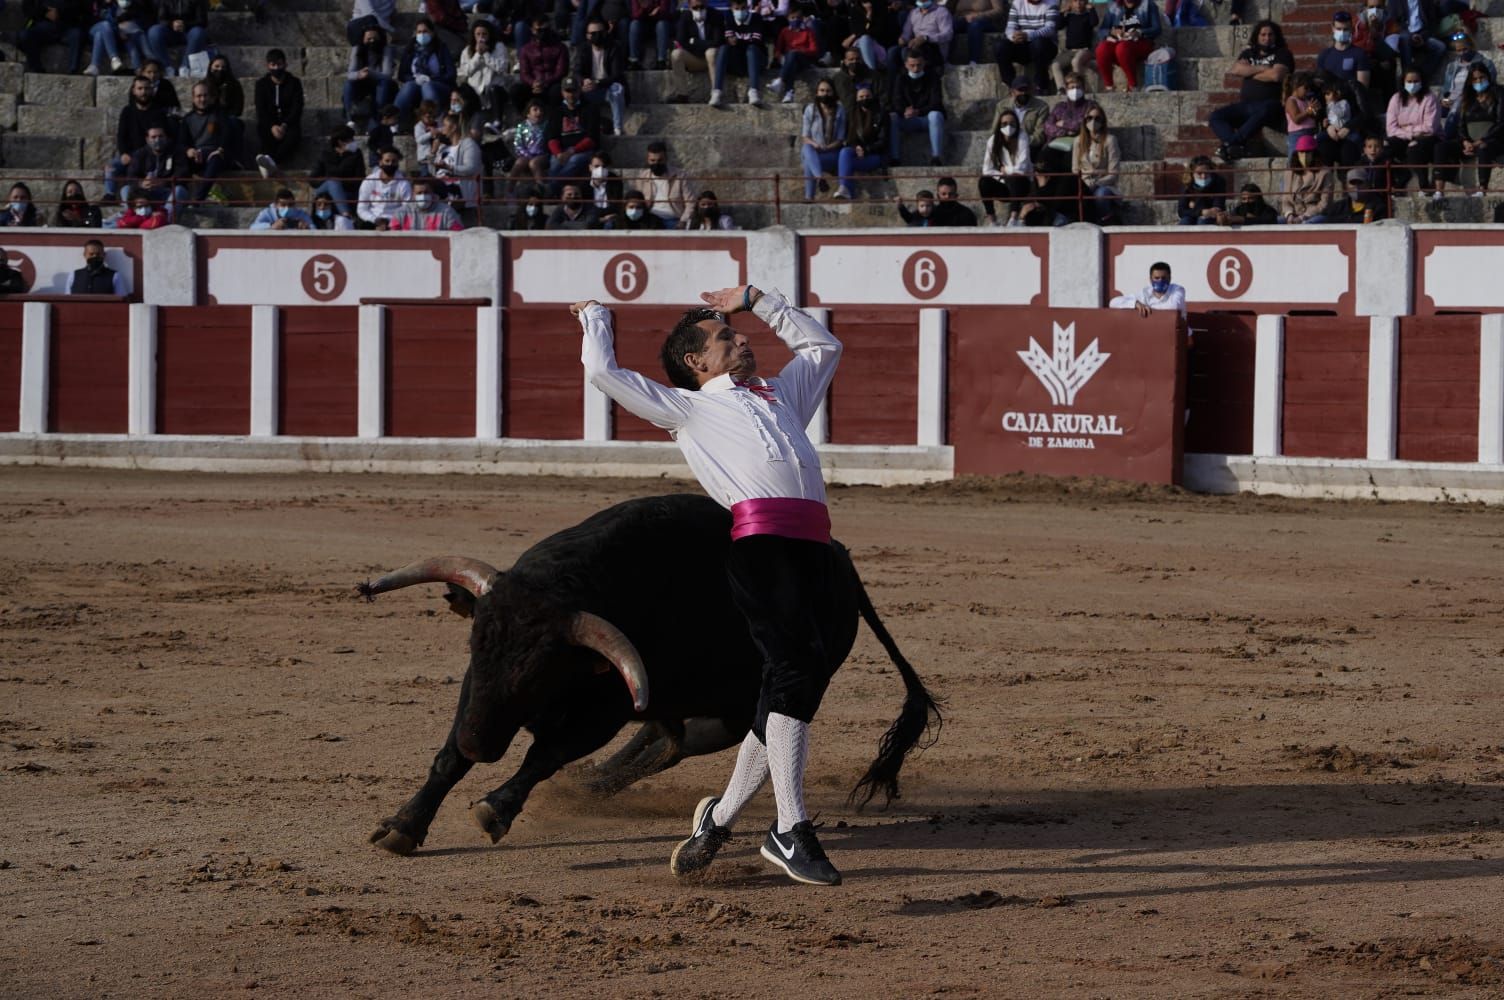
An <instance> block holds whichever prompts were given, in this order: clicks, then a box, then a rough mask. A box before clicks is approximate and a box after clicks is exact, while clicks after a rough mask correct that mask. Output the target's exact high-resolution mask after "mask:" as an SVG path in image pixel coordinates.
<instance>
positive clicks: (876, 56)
mask: <svg viewBox="0 0 1504 1000" xmlns="http://www.w3.org/2000/svg"><path fill="white" fill-rule="evenodd" d="M847 27H848V29H849V30H850V34H848V35H847V36H846V37H845V38H844V39H842V42H841V44H842V47H844V48H848V49H856V50H857V52H859V53H861V56H862V62H863V64H865V65H866V67H867V69H869V70H871V71H872V72H873V73H876V72H878V71H879V70H882V69H884V68H885V67H886V66H887V64H888V52H889V50H891V49H892V48H893V47H894V46H896V45H897V44H898V32H899V24H898V21H897V20H896V19H895V18H894V16H893V11H892V10H891V9H890V8H889V6H888V4H887V3H885V2H883V0H858V2H857V3H855V4H853V5H852V8H851V13H850V14H849V15H848V19H847Z"/></svg>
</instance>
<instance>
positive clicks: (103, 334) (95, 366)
mask: <svg viewBox="0 0 1504 1000" xmlns="http://www.w3.org/2000/svg"><path fill="white" fill-rule="evenodd" d="M128 315H129V306H126V305H124V304H114V303H111V304H101V303H74V302H59V303H56V304H54V305H53V307H52V331H51V335H50V337H49V343H50V345H51V346H50V348H49V351H48V353H49V355H50V356H51V366H50V371H49V377H48V389H47V399H48V410H49V414H48V418H47V429H48V430H50V431H53V432H54V433H58V434H124V433H125V432H126V431H127V430H128V429H129V423H130V421H129V413H128V407H129V405H130V399H129V389H128V387H127V379H128V377H129V353H130V331H129V325H130V324H129V322H128V319H127V317H128Z"/></svg>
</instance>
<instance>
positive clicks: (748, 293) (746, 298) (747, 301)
mask: <svg viewBox="0 0 1504 1000" xmlns="http://www.w3.org/2000/svg"><path fill="white" fill-rule="evenodd" d="M742 311H743V312H751V311H752V286H751V285H748V286H747V287H746V288H743V289H742Z"/></svg>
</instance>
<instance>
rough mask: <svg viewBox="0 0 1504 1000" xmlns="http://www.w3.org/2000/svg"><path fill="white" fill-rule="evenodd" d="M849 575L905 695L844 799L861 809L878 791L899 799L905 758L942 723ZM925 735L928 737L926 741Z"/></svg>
mask: <svg viewBox="0 0 1504 1000" xmlns="http://www.w3.org/2000/svg"><path fill="white" fill-rule="evenodd" d="M851 572H852V575H853V576H855V577H856V594H857V602H858V603H857V608H858V609H859V610H860V611H861V613H862V618H863V619H864V620H865V621H866V622H867V627H868V628H870V629H872V634H873V635H875V636H877V641H878V642H880V643H882V647H883V649H885V650H887V651H888V656H889V658H890V659H892V661H893V665H894V666H896V667H897V668H898V673H899V674H900V675H901V676H902V677H903V686H904V690H905V692H906V693H905V696H904V700H903V708H902V710H900V711H899V713H898V718H896V719H894V720H893V725H891V726H889V727H888V731H887V732H886V733H884V734H883V738H882V741H881V742H880V743H879V744H878V747H877V757H876V758H875V759H874V760H873V761H872V764H871V766H869V767H868V768H867V773H866V774H864V775H863V776H862V780H861V781H858V782H857V783H856V787H855V788H853V789H852V790H851V795H849V796H848V797H847V802H852V803H855V804H856V806H857V808H858V809H860V808H862V807H863V806H865V805H866V804H867V803H868V802H871V801H872V799H873V797H874V796H876V795H877V793H878V792H882V793H883V795H884V797H885V804H886V803H889V802H892V801H893V800H894V799H896V798H898V772H899V769H900V768H902V767H903V762H904V758H905V757H906V756H908V753H909V751H910V750H912V749H914V747H915V746H918V745H919V743H920V741H921V740H924V741H925V742H924V747H929V746H931V745H933V744H934V742H935V741H936V740H937V739H939V738H940V727H941V725H942V723H943V720H942V719H941V717H940V706H939V705H937V704H936V703H935V699H934V698H932V697H930V693H929V692H928V691H927V690H925V687H924V682H923V681H921V680H920V679H919V675H918V674H917V673H915V672H914V668H913V667H912V666H910V665H909V661H908V660H906V659H904V656H903V653H902V652H900V651H899V649H898V643H896V642H894V641H893V637H892V636H891V635H889V634H888V630H887V628H886V627H885V626H884V625H883V621H882V619H881V618H879V617H877V609H875V608H874V607H873V606H872V601H871V599H870V598H868V597H867V588H866V587H864V586H862V579H861V577H860V576H859V575H857V572H856V568H855V567H852V570H851ZM926 736H928V737H929V738H928V739H927V740H926V739H925V737H926ZM921 749H922V748H921Z"/></svg>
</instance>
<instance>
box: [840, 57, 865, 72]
mask: <svg viewBox="0 0 1504 1000" xmlns="http://www.w3.org/2000/svg"><path fill="white" fill-rule="evenodd" d="M861 66H862V57H861V56H859V55H857V54H856V53H855V52H847V53H846V54H845V55H843V56H842V57H841V68H842V69H844V70H845V71H846V72H848V73H850V74H851V75H852V76H855V75H856V74H857V71H858V70H859V69H861Z"/></svg>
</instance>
